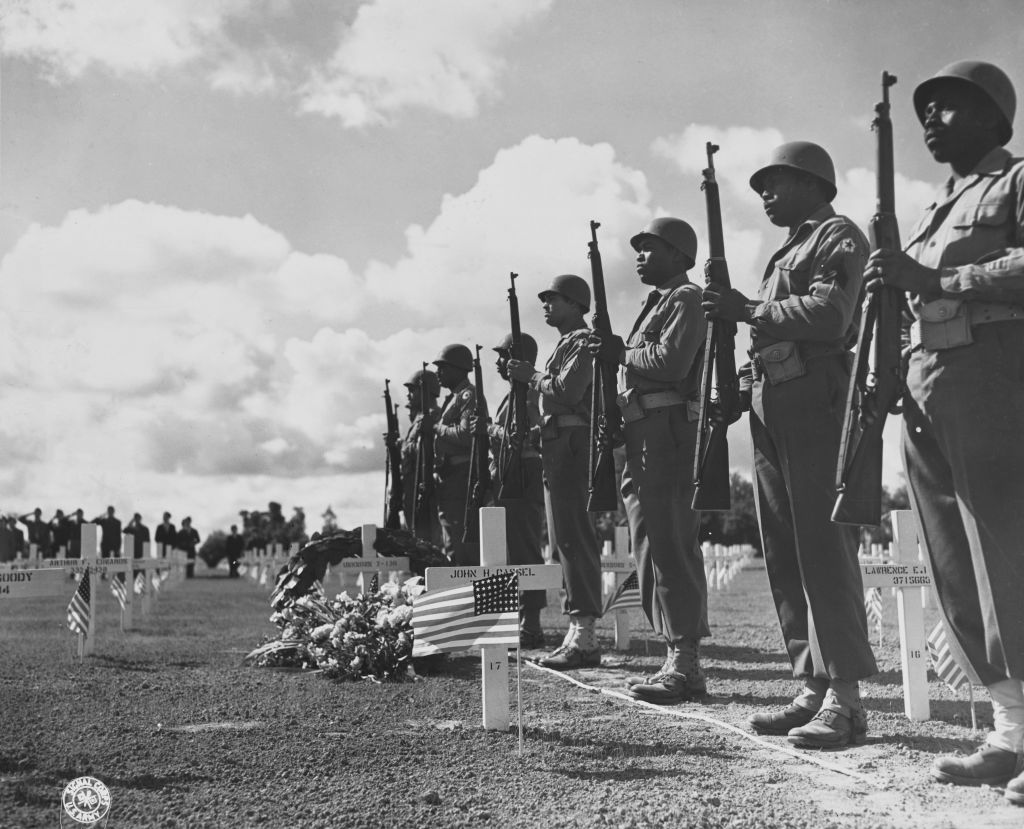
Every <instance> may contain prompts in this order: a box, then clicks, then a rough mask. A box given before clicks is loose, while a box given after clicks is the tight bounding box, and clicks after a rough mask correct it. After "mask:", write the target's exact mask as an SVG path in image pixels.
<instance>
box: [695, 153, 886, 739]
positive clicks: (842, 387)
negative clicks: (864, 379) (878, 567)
mask: <svg viewBox="0 0 1024 829" xmlns="http://www.w3.org/2000/svg"><path fill="white" fill-rule="evenodd" d="M750 186H751V187H752V188H753V189H754V191H755V192H756V193H758V194H759V195H760V196H761V198H762V200H763V202H764V211H765V213H766V214H767V216H768V219H769V221H771V222H772V224H774V225H776V226H777V227H784V228H787V229H788V230H789V236H788V237H787V239H786V241H785V243H784V244H783V246H782V247H781V248H780V249H779V250H778V251H776V252H775V253H774V254H773V255H772V257H771V259H770V260H769V262H768V267H767V268H766V270H765V274H764V278H763V280H762V282H761V289H760V292H759V297H758V299H757V300H749V299H747V297H745V296H744V295H743V294H742V293H740V292H739V291H738V290H736V289H728V290H724V289H723V288H722V286H719V285H713V284H712V285H709V286H708V287H707V289H706V290H705V292H704V308H705V311H706V312H707V314H708V316H709V317H716V318H719V319H725V320H731V321H733V322H744V323H747V324H748V325H750V328H751V334H750V339H751V346H750V354H751V358H752V359H751V362H750V363H749V364H747V365H746V366H744V367H742V368H741V369H740V372H739V374H740V377H741V388H744V389H745V392H744V393H745V394H746V395H747V397H748V401H749V402H750V408H751V415H750V429H751V437H752V440H753V446H754V473H755V488H756V492H757V499H758V510H757V515H758V520H759V522H760V528H761V539H762V543H763V545H764V560H765V566H766V567H767V570H768V580H769V582H770V584H771V588H772V597H773V598H774V599H775V608H776V611H777V613H778V617H779V623H780V625H781V627H782V635H783V639H784V640H785V645H786V651H787V653H788V654H789V658H790V661H791V662H792V664H793V675H794V676H795V677H796V678H797V679H799V680H801V681H802V682H803V688H802V690H801V692H800V693H799V694H798V695H797V697H796V698H795V699H794V700H793V702H792V703H791V704H790V705H789V706H788V707H786V708H785V709H783V710H781V711H778V712H765V713H759V714H754V715H753V716H752V717H751V718H750V724H751V725H752V726H753V728H754V730H755V731H757V732H758V733H760V734H788V735H789V738H790V742H793V743H795V744H797V745H803V746H815V747H831V746H840V745H847V744H851V743H852V744H860V743H863V742H864V741H865V740H866V738H867V737H866V735H867V717H866V715H865V713H864V708H863V706H862V704H861V700H860V690H859V683H858V681H859V680H860V679H863V678H864V677H867V676H871V675H872V674H874V673H876V672H877V670H878V669H877V667H876V666H875V658H874V655H873V654H872V652H871V645H870V644H869V642H868V633H867V620H866V618H865V613H864V587H863V582H862V578H861V572H860V566H859V564H858V561H857V548H858V535H857V528H856V527H849V526H841V525H838V524H833V523H832V522H831V521H830V519H829V517H830V515H831V510H832V501H833V499H834V487H833V481H834V476H835V464H836V458H837V457H838V454H839V442H840V439H841V437H842V429H843V410H844V407H845V400H846V391H847V387H848V385H849V379H850V369H849V366H850V361H849V354H848V352H847V349H848V348H849V347H850V346H851V345H852V344H853V343H854V342H855V341H856V334H857V326H856V322H855V316H856V312H857V302H858V299H859V297H860V293H861V284H862V275H863V270H864V262H865V261H866V259H867V253H868V243H867V239H865V238H864V234H863V233H861V232H860V230H858V229H857V226H856V225H854V223H853V222H851V221H850V220H849V219H847V218H846V217H845V216H837V215H836V213H835V211H834V210H833V209H832V206H831V202H832V200H833V199H834V198H835V196H836V184H835V168H834V167H833V164H832V159H831V158H830V157H829V155H828V153H827V152H825V150H824V149H822V148H821V147H819V146H818V145H817V144H811V143H809V142H805V141H794V142H792V143H789V144H783V145H781V146H780V147H777V148H776V149H775V150H774V151H773V153H772V155H771V158H770V160H769V162H768V164H767V165H766V166H765V167H762V168H761V169H760V170H758V171H757V172H756V173H754V175H753V176H751V178H750Z"/></svg>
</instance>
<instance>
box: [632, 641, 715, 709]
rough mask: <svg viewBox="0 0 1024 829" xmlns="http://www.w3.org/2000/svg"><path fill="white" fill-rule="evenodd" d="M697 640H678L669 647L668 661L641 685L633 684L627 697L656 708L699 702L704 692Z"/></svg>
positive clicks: (705, 688)
mask: <svg viewBox="0 0 1024 829" xmlns="http://www.w3.org/2000/svg"><path fill="white" fill-rule="evenodd" d="M699 648H700V640H699V639H695V638H694V639H680V640H677V641H675V642H672V643H671V644H670V645H669V654H670V656H671V660H670V661H669V660H666V663H665V666H666V668H667V670H666V669H664V668H663V669H662V670H661V671H659V672H658V673H656V674H654V675H653V676H650V677H647V678H646V679H645V680H644V681H643V682H641V683H639V684H637V685H633V686H631V687H630V689H629V694H630V696H631V697H633V698H634V699H639V700H643V701H644V702H653V703H655V704H658V705H674V704H676V703H679V702H688V701H691V700H695V699H700V698H701V697H703V696H705V695H706V694H707V692H708V687H707V679H706V677H705V676H704V671H703V669H702V668H701V665H700V651H699Z"/></svg>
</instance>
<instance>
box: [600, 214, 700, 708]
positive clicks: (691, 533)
mask: <svg viewBox="0 0 1024 829" xmlns="http://www.w3.org/2000/svg"><path fill="white" fill-rule="evenodd" d="M630 244H631V245H632V246H633V249H634V250H635V251H636V252H637V257H636V272H637V275H638V276H639V277H640V281H641V282H643V283H644V284H645V285H649V286H651V288H652V290H651V292H650V293H649V294H648V296H647V301H646V302H645V303H644V307H643V309H642V310H641V312H640V315H639V316H638V317H637V318H636V322H634V323H633V328H632V330H631V331H630V333H629V337H628V338H627V339H626V341H625V342H623V341H622V339H621V338H619V337H616V336H612V337H605V336H602V335H601V333H600V332H598V331H591V332H590V341H589V342H590V344H589V348H590V352H591V354H592V355H594V356H595V357H600V358H601V359H602V360H605V361H606V362H611V363H618V364H619V365H620V366H621V368H620V370H619V384H618V388H619V392H620V393H619V397H618V402H619V409H620V410H621V411H622V420H623V430H624V432H625V437H626V466H625V469H624V470H623V474H622V499H623V502H624V503H625V506H626V518H627V520H628V522H629V533H630V540H631V542H632V547H633V556H634V558H636V563H637V577H638V579H639V583H640V597H641V602H642V604H643V608H644V613H646V614H647V618H648V620H649V621H650V623H651V626H652V627H653V628H654V630H655V632H656V633H658V634H659V635H660V636H662V637H663V638H664V639H665V643H666V647H667V651H668V653H667V656H666V658H665V664H664V665H663V666H662V668H661V670H659V671H658V672H657V673H655V674H652V675H649V676H646V677H643V676H639V677H630V678H628V679H627V680H626V683H627V686H628V687H629V689H630V694H631V695H632V696H633V697H635V698H636V699H641V700H645V701H647V702H653V703H660V704H674V703H678V702H684V701H687V700H693V699H698V698H700V697H702V696H704V695H705V694H706V693H707V680H706V678H705V676H704V671H703V669H702V668H701V664H700V651H699V648H700V640H701V638H702V637H705V636H710V635H711V630H710V628H709V627H708V587H707V580H706V578H705V575H704V558H703V555H702V553H701V549H700V545H699V544H698V542H697V535H698V531H699V529H700V517H699V515H698V514H697V513H695V512H694V511H693V510H692V509H691V508H690V503H691V502H692V500H693V480H692V477H693V476H692V475H691V473H690V471H691V470H692V469H693V455H694V451H695V447H696V442H697V420H698V417H699V403H698V395H699V389H700V375H701V354H702V347H703V345H704V335H705V333H706V328H707V326H706V324H705V321H704V315H703V313H702V312H701V306H700V300H701V289H700V288H699V287H697V286H696V285H694V284H693V283H692V282H690V281H689V279H688V278H687V275H686V274H687V271H689V270H690V268H692V267H693V265H694V262H696V259H697V234H696V233H694V231H693V228H692V227H690V225H688V224H687V223H686V222H684V221H683V220H682V219H676V218H671V217H663V218H659V219H655V220H654V221H652V222H651V223H650V224H648V225H647V227H645V228H644V229H643V230H642V231H641V232H640V233H638V234H637V235H636V236H634V237H633V238H632V239H630Z"/></svg>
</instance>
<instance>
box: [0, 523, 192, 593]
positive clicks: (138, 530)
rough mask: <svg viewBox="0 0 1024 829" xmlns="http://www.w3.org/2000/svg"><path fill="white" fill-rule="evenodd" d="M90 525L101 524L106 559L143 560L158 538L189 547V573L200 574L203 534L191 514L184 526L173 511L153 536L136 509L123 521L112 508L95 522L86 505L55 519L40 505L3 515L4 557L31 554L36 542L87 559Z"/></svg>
mask: <svg viewBox="0 0 1024 829" xmlns="http://www.w3.org/2000/svg"><path fill="white" fill-rule="evenodd" d="M86 523H91V524H96V525H97V526H98V527H99V528H100V556H101V557H102V558H117V557H119V556H121V555H125V556H127V557H131V558H142V553H143V545H144V544H145V543H147V542H150V541H152V542H155V543H156V544H158V545H165V546H167V547H170V548H173V549H177V550H183V551H184V552H185V555H186V556H187V558H188V564H187V565H186V567H185V576H186V578H192V576H193V575H194V571H195V558H196V551H197V550H198V549H199V541H200V538H199V533H198V532H197V531H196V530H195V528H194V527H193V526H192V519H191V517H189V516H186V517H185V518H183V519H182V520H181V526H180V527H176V526H175V525H174V523H173V522H172V521H171V513H169V512H165V513H164V515H163V520H162V521H161V522H160V524H159V525H157V527H156V530H155V531H154V532H153V533H152V534H151V533H150V529H149V527H148V526H146V524H145V523H143V521H142V515H141V514H139V513H137V512H136V513H135V514H134V515H132V519H131V521H129V522H128V523H127V524H123V525H122V523H121V519H120V518H118V517H117V515H116V510H115V509H114V507H112V506H111V507H107V510H106V512H104V513H102V514H101V515H98V516H96V517H95V518H93V519H92V520H91V521H88V520H87V519H86V518H85V513H84V511H83V510H82V508H81V507H79V508H78V509H76V510H75V511H74V512H71V513H67V514H65V512H64V510H61V509H58V510H56V511H55V512H54V514H53V517H52V518H50V519H49V520H47V519H45V518H43V511H42V509H40V508H39V507H36V508H35V510H33V511H32V512H28V513H25V514H24V515H20V516H16V515H13V514H12V515H6V516H0V561H12V560H14V559H15V558H18V557H19V556H25V555H28V554H29V552H30V551H31V549H32V547H33V546H34V548H35V549H36V550H37V551H38V553H39V555H41V556H42V557H43V558H56V557H57V556H59V555H61V554H63V555H64V557H66V558H81V557H82V531H81V527H82V524H86ZM22 526H24V527H25V529H24V530H22ZM124 535H130V536H131V537H132V538H131V541H130V542H129V543H128V546H129V549H123V536H124Z"/></svg>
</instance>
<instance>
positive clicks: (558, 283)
mask: <svg viewBox="0 0 1024 829" xmlns="http://www.w3.org/2000/svg"><path fill="white" fill-rule="evenodd" d="M548 294H560V295H561V296H564V297H565V298H566V299H569V300H572V301H573V302H575V303H576V304H578V305H582V306H583V310H584V311H589V310H590V286H589V285H588V284H587V280H585V279H584V278H583V277H581V276H576V274H572V273H563V274H562V275H561V276H556V277H555V278H554V279H552V280H551V284H550V285H549V286H548V287H547V288H545V289H544V290H543V291H541V292H540V293H539V294H537V296H538V297H540V299H544V297H545V296H547V295H548Z"/></svg>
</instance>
